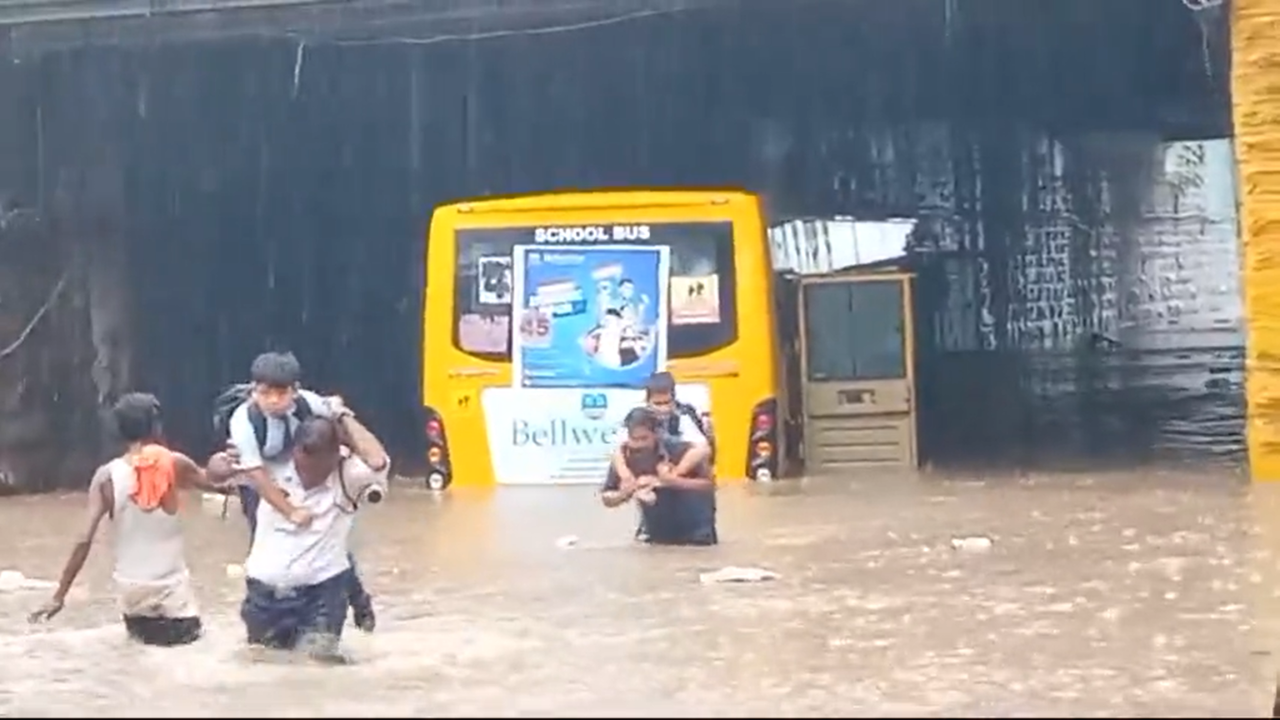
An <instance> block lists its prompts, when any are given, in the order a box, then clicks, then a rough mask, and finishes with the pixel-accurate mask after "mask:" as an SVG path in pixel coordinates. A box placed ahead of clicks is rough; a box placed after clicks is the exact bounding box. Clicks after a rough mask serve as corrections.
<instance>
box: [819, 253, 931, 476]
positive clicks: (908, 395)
mask: <svg viewBox="0 0 1280 720" xmlns="http://www.w3.org/2000/svg"><path fill="white" fill-rule="evenodd" d="M800 302H801V307H800V322H801V325H802V328H801V363H802V365H803V372H802V382H801V386H802V392H803V395H804V424H805V432H804V455H805V463H806V465H807V468H808V471H809V472H810V473H814V474H823V473H827V474H829V473H833V472H841V471H847V470H849V469H854V468H857V467H861V466H896V467H914V466H915V465H916V421H915V402H914V394H915V393H914V390H915V387H914V384H915V383H914V372H913V367H912V366H913V362H912V361H913V357H912V356H913V347H912V326H911V320H912V318H911V276H910V275H905V274H878V275H862V276H857V275H851V276H841V277H817V278H807V279H805V280H804V281H803V282H802V285H801V290H800Z"/></svg>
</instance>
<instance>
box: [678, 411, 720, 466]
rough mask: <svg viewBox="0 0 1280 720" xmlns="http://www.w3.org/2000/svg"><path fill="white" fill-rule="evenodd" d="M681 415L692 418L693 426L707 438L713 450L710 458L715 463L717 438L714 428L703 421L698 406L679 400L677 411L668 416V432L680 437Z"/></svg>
mask: <svg viewBox="0 0 1280 720" xmlns="http://www.w3.org/2000/svg"><path fill="white" fill-rule="evenodd" d="M681 415H684V416H685V417H687V418H689V419H690V420H692V421H693V426H694V427H696V428H698V432H700V433H702V436H703V437H705V438H706V439H707V447H708V449H710V450H711V457H710V458H708V460H709V461H710V462H712V463H714V462H715V458H716V438H715V435H714V434H712V429H711V428H710V427H709V426H708V425H707V423H706V422H704V421H703V417H702V413H700V412H698V408H696V407H694V406H692V405H690V404H689V403H683V402H680V401H679V400H677V401H676V411H675V412H673V413H671V416H670V417H669V418H667V428H666V429H667V434H669V435H670V436H671V437H679V432H680V416H681Z"/></svg>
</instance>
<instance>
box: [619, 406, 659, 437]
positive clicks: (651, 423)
mask: <svg viewBox="0 0 1280 720" xmlns="http://www.w3.org/2000/svg"><path fill="white" fill-rule="evenodd" d="M661 424H662V421H661V420H660V419H659V418H658V414H657V413H655V412H654V411H652V410H650V409H649V408H647V407H638V408H634V409H633V410H632V411H631V412H629V413H627V416H626V417H625V418H623V420H622V425H623V427H625V428H626V429H628V430H635V429H638V428H646V429H648V430H651V431H653V432H658V427H659V426H660V425H661Z"/></svg>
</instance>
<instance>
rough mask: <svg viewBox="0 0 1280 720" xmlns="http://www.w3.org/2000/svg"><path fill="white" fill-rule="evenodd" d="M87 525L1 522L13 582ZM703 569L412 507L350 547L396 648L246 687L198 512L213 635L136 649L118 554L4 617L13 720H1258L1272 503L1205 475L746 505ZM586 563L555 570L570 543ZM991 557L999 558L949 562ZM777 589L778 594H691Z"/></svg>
mask: <svg viewBox="0 0 1280 720" xmlns="http://www.w3.org/2000/svg"><path fill="white" fill-rule="evenodd" d="M82 504H83V500H82V498H81V497H79V496H62V497H36V498H11V499H5V500H0V547H3V548H4V552H3V554H2V555H0V558H2V559H0V567H3V568H10V569H15V570H19V571H21V572H23V573H25V574H26V575H27V576H30V577H35V578H43V579H54V578H55V577H56V575H57V573H58V571H59V569H60V567H61V564H62V562H63V560H64V558H65V555H66V552H67V551H68V549H69V546H70V542H69V539H70V535H71V533H72V532H73V531H74V530H75V529H76V528H77V527H78V526H79V524H80V522H81V516H82V513H83V511H82V507H81V506H82ZM720 507H721V512H720V534H721V538H722V539H723V544H722V545H721V546H719V547H716V548H711V549H650V548H643V547H637V546H635V545H634V544H632V542H631V541H630V538H631V533H632V530H633V524H634V519H635V516H634V513H633V512H631V510H630V509H622V510H619V511H613V512H608V511H605V510H603V509H601V508H600V507H599V506H598V505H597V504H596V502H595V498H594V496H593V492H592V490H591V489H589V488H511V489H504V490H501V491H497V492H490V493H465V492H458V493H456V494H453V495H450V496H447V497H436V496H432V495H430V494H428V493H425V492H417V491H411V490H403V491H398V492H395V493H394V494H393V495H392V496H391V497H390V498H389V500H388V502H387V503H386V504H384V505H383V506H381V507H377V508H373V509H371V510H370V511H369V512H368V513H367V514H366V515H365V516H364V517H363V519H362V520H361V527H360V528H359V532H360V533H361V537H360V546H359V548H358V551H357V555H358V557H359V559H360V561H361V563H362V568H361V569H362V571H363V573H364V575H365V577H366V582H367V583H368V584H369V586H370V587H371V589H372V590H373V592H374V593H375V596H376V600H377V603H378V608H379V611H380V617H379V627H378V630H377V631H376V632H375V633H373V634H372V635H364V634H361V633H359V632H356V631H354V630H352V629H351V628H348V633H349V634H348V636H347V638H346V645H347V647H348V649H349V650H350V651H351V653H352V654H353V655H354V657H355V659H356V661H357V663H356V664H355V665H353V666H349V667H318V666H313V665H309V664H302V663H297V664H287V663H282V662H261V661H259V662H252V661H251V660H250V658H249V657H248V656H247V653H246V652H245V650H244V647H243V644H244V643H243V638H242V627H241V625H240V622H239V620H238V618H237V615H236V609H237V603H238V601H239V599H240V596H241V591H242V582H243V581H241V580H239V579H234V578H231V577H228V574H227V572H226V566H227V564H228V563H237V562H240V561H241V560H242V559H243V556H244V552H245V548H246V545H247V538H246V530H245V526H244V523H243V521H242V520H241V519H240V517H239V516H238V515H237V514H236V513H235V512H234V508H233V512H232V514H231V517H230V518H229V519H228V520H225V521H224V520H222V519H220V518H219V517H218V514H217V513H216V511H215V510H214V509H213V508H212V507H209V506H204V505H202V504H201V503H199V502H198V501H195V499H194V498H193V502H191V503H189V507H188V508H187V510H186V512H187V513H188V515H189V523H188V528H189V536H188V559H189V562H190V563H191V565H192V569H193V572H194V574H195V576H196V578H197V580H198V583H199V588H200V591H201V599H202V602H203V604H204V611H205V617H206V623H207V626H208V635H207V637H206V638H205V639H204V640H202V641H201V642H200V643H198V644H196V645H194V646H191V647H186V648H180V649H171V650H165V649H153V648H144V647H140V646H135V645H132V644H130V643H128V642H127V641H126V640H125V638H124V634H123V630H122V628H121V626H120V624H119V623H118V620H117V617H116V613H115V608H114V600H113V597H112V594H111V588H110V583H109V580H108V575H109V560H110V548H109V542H110V541H109V530H108V533H107V538H104V541H103V542H101V543H100V544H99V545H98V546H97V547H96V548H95V553H94V557H93V558H92V559H91V560H90V563H89V566H88V568H86V572H85V575H84V576H83V577H82V579H81V582H80V583H79V585H78V589H77V590H75V591H73V593H72V595H71V597H70V599H69V602H68V605H67V609H66V610H65V611H64V612H63V614H62V615H61V616H59V617H58V618H56V619H55V620H54V621H53V622H51V623H50V624H48V625H44V626H39V627H33V626H29V625H28V624H27V623H26V621H25V614H26V612H27V611H28V610H30V609H31V608H33V607H35V606H36V605H37V604H38V603H39V602H40V601H42V600H43V599H44V596H45V595H46V591H38V592H36V591H10V592H3V591H0V714H3V715H6V716H26V717H50V716H55V715H58V716H67V715H74V716H85V715H101V716H125V715H130V716H135V717H137V716H143V717H159V716H169V717H173V716H188V717H194V716H203V717H214V716H250V715H253V716H259V717H261V716H275V717H289V716H292V717H304V716H310V717H318V716H324V717H337V716H347V717H351V716H365V717H371V716H382V717H387V716H409V715H415V716H423V715H435V716H440V715H454V716H457V715H466V716H474V715H497V716H516V715H535V716H550V715H570V716H584V715H594V716H626V715H629V716H640V715H647V716H691V715H699V716H704V717H705V716H744V715H764V716H826V717H832V716H847V715H878V716H886V715H887V716H907V715H916V716H919V715H925V716H941V715H985V716H1009V715H1044V714H1062V715H1074V716H1085V715H1112V716H1115V715H1155V716H1160V715H1166V716H1167V715H1178V716H1201V717H1203V716H1206V715H1207V716H1241V715H1253V716H1257V715H1264V714H1266V713H1267V712H1268V710H1269V708H1270V707H1271V701H1272V693H1273V691H1274V677H1275V668H1276V665H1277V656H1278V655H1280V646H1278V645H1277V640H1278V639H1280V636H1278V633H1277V629H1280V626H1278V625H1277V623H1276V621H1277V620H1280V573H1277V557H1280V488H1273V487H1269V486H1261V487H1256V488H1249V487H1247V486H1245V485H1243V484H1242V483H1241V481H1240V480H1239V479H1238V478H1236V477H1235V476H1231V475H1227V474H1225V473H1224V474H1222V475H1220V476H1214V475H1212V474H1209V473H1205V474H1200V473H1185V474H1183V475H1166V474H1155V473H1153V474H1148V475H1145V476H1142V477H1120V476H1097V475H1094V476H1085V475H1078V476H1064V477H1048V476H1046V477H1036V478H1033V479H1026V478H1023V479H1020V480H1019V479H1013V480H1005V481H998V482H997V481H987V482H957V481H948V482H943V481H940V480H938V479H936V478H929V477H928V476H926V477H925V479H904V478H892V477H885V478H866V479H860V480H858V481H855V482H851V481H838V480H830V481H812V482H806V483H779V484H776V485H772V486H759V487H753V488H748V487H731V488H728V489H725V490H722V492H721V504H720ZM566 535H575V536H578V537H579V538H580V542H579V544H578V545H577V546H576V547H573V548H570V549H563V548H562V547H559V546H558V545H557V539H558V538H561V537H562V536H566ZM968 536H985V537H989V538H991V540H992V545H991V546H990V547H989V548H986V549H982V548H980V547H977V546H978V545H980V543H971V544H972V545H974V546H975V548H976V549H973V550H966V549H963V548H962V549H955V548H953V544H952V539H953V538H955V537H968ZM727 565H746V566H756V567H762V568H765V569H768V570H772V571H774V572H777V573H779V574H780V578H779V579H777V580H776V581H773V582H766V583H760V584H740V585H702V584H700V583H699V580H698V575H699V573H700V572H702V571H706V570H712V569H716V568H719V567H723V566H727Z"/></svg>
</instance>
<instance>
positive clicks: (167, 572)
mask: <svg viewBox="0 0 1280 720" xmlns="http://www.w3.org/2000/svg"><path fill="white" fill-rule="evenodd" d="M109 468H110V472H111V485H112V490H113V492H114V495H115V497H114V498H113V500H114V506H113V507H112V511H113V515H112V524H113V525H114V526H115V545H116V568H115V579H116V581H117V582H123V583H142V584H153V583H166V582H179V581H185V578H186V577H187V562H186V558H185V555H184V554H183V547H182V522H181V520H179V518H178V515H176V514H175V515H170V514H169V513H167V512H165V511H164V510H162V509H160V508H156V509H155V510H152V511H151V512H146V511H144V510H142V508H140V507H138V506H137V505H136V504H134V502H133V499H132V498H130V495H132V494H133V488H134V485H135V484H136V483H137V481H138V474H137V472H136V471H134V469H133V467H132V466H131V465H130V464H129V463H128V461H126V460H125V459H123V458H117V459H115V460H112V461H111V464H110V465H109Z"/></svg>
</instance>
